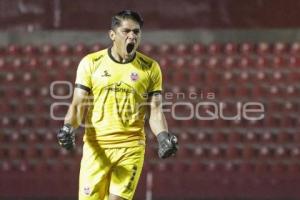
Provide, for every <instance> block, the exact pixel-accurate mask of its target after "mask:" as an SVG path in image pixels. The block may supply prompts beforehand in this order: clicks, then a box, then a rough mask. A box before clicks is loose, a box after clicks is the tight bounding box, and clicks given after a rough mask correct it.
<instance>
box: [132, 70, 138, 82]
mask: <svg viewBox="0 0 300 200" xmlns="http://www.w3.org/2000/svg"><path fill="white" fill-rule="evenodd" d="M130 79H131V80H132V81H137V80H138V79H139V75H138V73H136V72H131V74H130Z"/></svg>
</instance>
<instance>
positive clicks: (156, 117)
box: [149, 109, 168, 135]
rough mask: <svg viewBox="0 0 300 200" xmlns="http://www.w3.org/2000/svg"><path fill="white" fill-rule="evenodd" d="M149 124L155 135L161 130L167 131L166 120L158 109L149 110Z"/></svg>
mask: <svg viewBox="0 0 300 200" xmlns="http://www.w3.org/2000/svg"><path fill="white" fill-rule="evenodd" d="M149 125H150V128H151V130H152V132H153V133H154V134H155V135H158V134H159V133H160V132H162V131H168V124H167V120H166V118H165V115H164V113H163V112H162V111H161V110H160V109H159V110H157V111H152V112H151V115H150V119H149Z"/></svg>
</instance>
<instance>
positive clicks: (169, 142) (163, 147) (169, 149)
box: [157, 131, 178, 158]
mask: <svg viewBox="0 0 300 200" xmlns="http://www.w3.org/2000/svg"><path fill="white" fill-rule="evenodd" d="M157 141H158V156H159V157H160V158H168V157H170V156H171V155H174V154H175V153H176V151H177V149H178V139H177V137H176V136H175V135H173V134H171V133H168V132H166V131H163V132H161V133H159V134H158V135H157Z"/></svg>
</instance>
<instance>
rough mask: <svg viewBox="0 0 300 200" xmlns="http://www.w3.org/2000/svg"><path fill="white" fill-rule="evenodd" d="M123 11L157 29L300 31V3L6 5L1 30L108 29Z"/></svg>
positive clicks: (210, 0)
mask: <svg viewBox="0 0 300 200" xmlns="http://www.w3.org/2000/svg"><path fill="white" fill-rule="evenodd" d="M123 9H133V10H137V11H139V12H140V13H142V15H143V17H144V19H145V22H146V24H145V29H152V30H153V29H196V28H197V29H199V28H207V29H218V28H248V29H253V28H298V27H300V20H299V19H300V12H299V10H300V1H298V0H248V1H246V0H244V1H241V0H186V1H182V0H171V1H161V0H152V1H140V0H122V1H120V0H111V1H105V0H88V1H84V0H51V1H50V0H43V1H42V0H41V1H32V0H1V2H0V11H1V14H0V22H1V23H0V29H2V30H7V29H18V28H17V27H18V26H19V27H21V28H19V29H22V27H24V29H26V28H27V29H30V28H28V26H30V25H31V29H42V30H45V29H46V30H47V29H64V30H65V29H68V30H107V29H108V28H109V22H110V17H111V16H112V15H113V14H115V13H116V12H118V11H120V10H123Z"/></svg>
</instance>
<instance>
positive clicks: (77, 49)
mask: <svg viewBox="0 0 300 200" xmlns="http://www.w3.org/2000/svg"><path fill="white" fill-rule="evenodd" d="M73 52H74V53H73V54H72V55H75V56H80V57H83V56H84V55H86V54H87V53H88V49H87V47H86V45H85V44H83V43H79V44H76V45H75V46H74V47H73Z"/></svg>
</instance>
